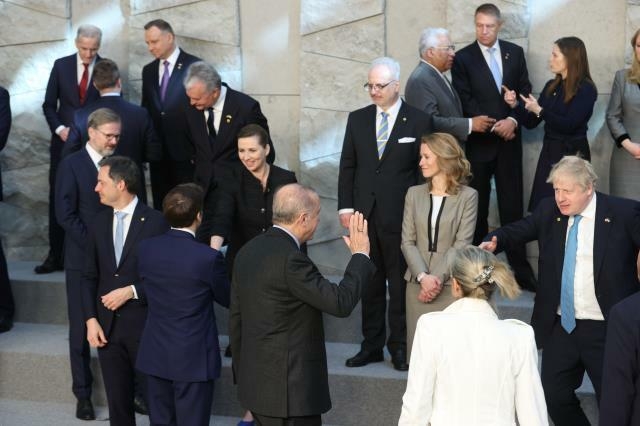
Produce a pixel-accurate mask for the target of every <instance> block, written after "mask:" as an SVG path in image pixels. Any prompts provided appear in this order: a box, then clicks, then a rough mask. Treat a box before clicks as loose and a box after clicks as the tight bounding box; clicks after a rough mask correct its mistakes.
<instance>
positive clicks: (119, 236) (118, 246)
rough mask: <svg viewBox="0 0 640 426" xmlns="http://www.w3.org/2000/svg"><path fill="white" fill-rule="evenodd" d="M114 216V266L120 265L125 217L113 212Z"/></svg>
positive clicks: (123, 214) (120, 213)
mask: <svg viewBox="0 0 640 426" xmlns="http://www.w3.org/2000/svg"><path fill="white" fill-rule="evenodd" d="M115 215H116V219H117V222H116V239H115V242H114V244H113V247H114V249H115V254H116V265H119V264H120V257H121V256H122V248H123V247H124V218H125V217H126V216H127V214H126V213H125V212H115Z"/></svg>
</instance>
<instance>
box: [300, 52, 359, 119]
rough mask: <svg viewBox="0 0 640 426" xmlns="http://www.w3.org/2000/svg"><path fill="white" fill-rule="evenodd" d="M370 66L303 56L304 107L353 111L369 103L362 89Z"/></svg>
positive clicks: (336, 59)
mask: <svg viewBox="0 0 640 426" xmlns="http://www.w3.org/2000/svg"><path fill="white" fill-rule="evenodd" d="M368 70H369V63H368V62H367V63H365V62H356V61H350V60H346V59H339V58H333V57H330V56H323V55H317V54H314V53H302V59H301V64H300V76H301V93H300V96H301V99H302V107H306V108H320V109H328V110H335V111H353V110H355V109H359V108H362V107H364V106H366V105H368V104H369V103H370V99H369V96H368V95H367V92H365V91H364V89H363V88H362V85H363V84H364V83H365V82H366V81H367V72H368Z"/></svg>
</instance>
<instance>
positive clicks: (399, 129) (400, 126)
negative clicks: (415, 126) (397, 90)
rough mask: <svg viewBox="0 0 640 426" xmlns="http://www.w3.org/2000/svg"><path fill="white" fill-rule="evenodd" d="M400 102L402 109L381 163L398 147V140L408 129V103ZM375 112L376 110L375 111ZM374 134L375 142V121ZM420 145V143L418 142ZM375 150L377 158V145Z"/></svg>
mask: <svg viewBox="0 0 640 426" xmlns="http://www.w3.org/2000/svg"><path fill="white" fill-rule="evenodd" d="M400 102H402V104H401V105H400V109H399V110H398V116H397V117H396V122H395V123H393V129H391V133H390V134H389V139H388V140H387V146H386V147H385V148H384V152H383V153H382V158H380V162H381V163H382V162H383V161H384V160H385V158H387V157H388V156H389V153H390V152H391V150H392V149H394V148H395V147H396V145H398V139H399V138H400V136H401V135H403V134H404V133H405V129H406V127H407V116H406V111H407V107H406V103H405V102H404V101H403V100H401V101H400ZM374 111H375V110H374ZM373 130H374V131H373V133H374V137H373V140H376V139H377V137H376V135H375V133H376V132H375V121H374V126H373ZM418 143H419V142H418ZM374 147H375V150H376V156H377V155H378V151H377V149H378V147H377V145H374Z"/></svg>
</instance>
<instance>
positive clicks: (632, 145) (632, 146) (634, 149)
mask: <svg viewBox="0 0 640 426" xmlns="http://www.w3.org/2000/svg"><path fill="white" fill-rule="evenodd" d="M622 147H623V148H624V149H626V150H627V152H628V153H629V154H630V155H631V156H632V157H633V158H635V159H636V160H640V143H636V142H632V141H631V140H629V139H625V140H624V141H623V142H622Z"/></svg>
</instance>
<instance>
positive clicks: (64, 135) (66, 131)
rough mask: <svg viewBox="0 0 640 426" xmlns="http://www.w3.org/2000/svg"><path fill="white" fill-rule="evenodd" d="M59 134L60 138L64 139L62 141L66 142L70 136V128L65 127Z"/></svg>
mask: <svg viewBox="0 0 640 426" xmlns="http://www.w3.org/2000/svg"><path fill="white" fill-rule="evenodd" d="M58 136H60V139H62V142H66V141H67V139H68V138H69V128H68V127H65V128H64V129H62V130H60V133H58Z"/></svg>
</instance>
